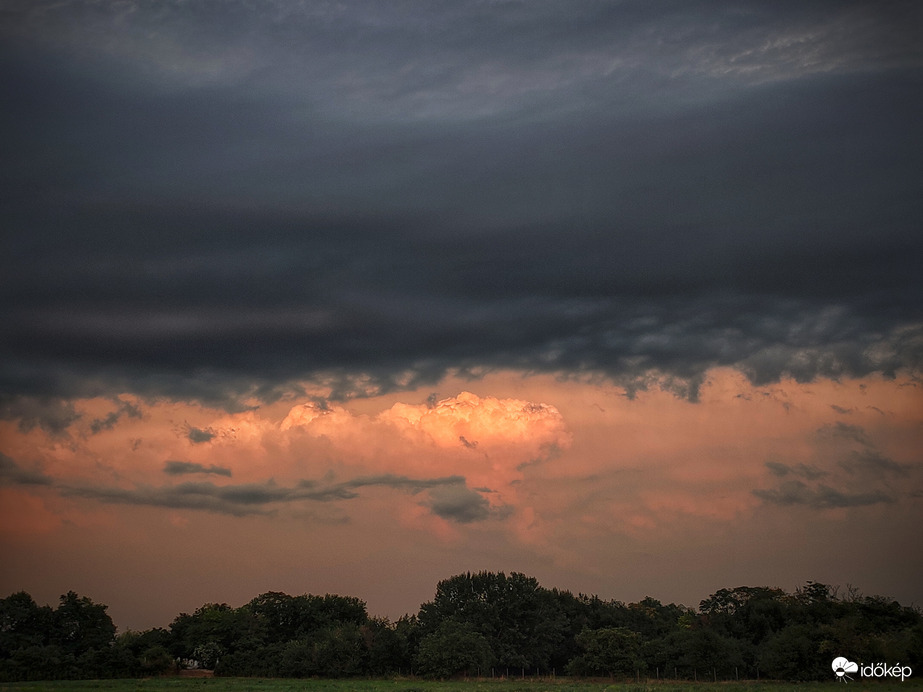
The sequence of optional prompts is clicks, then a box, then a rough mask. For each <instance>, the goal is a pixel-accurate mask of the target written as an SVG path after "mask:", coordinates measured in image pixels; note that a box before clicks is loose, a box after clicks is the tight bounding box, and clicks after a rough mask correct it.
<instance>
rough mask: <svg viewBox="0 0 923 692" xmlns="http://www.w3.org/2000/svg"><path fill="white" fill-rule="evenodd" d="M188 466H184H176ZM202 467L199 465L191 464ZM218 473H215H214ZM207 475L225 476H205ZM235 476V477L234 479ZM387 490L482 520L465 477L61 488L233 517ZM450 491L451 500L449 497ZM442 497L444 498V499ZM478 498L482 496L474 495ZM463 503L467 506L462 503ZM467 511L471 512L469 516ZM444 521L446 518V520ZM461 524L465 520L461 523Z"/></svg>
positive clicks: (90, 496) (72, 493)
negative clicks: (421, 496)
mask: <svg viewBox="0 0 923 692" xmlns="http://www.w3.org/2000/svg"><path fill="white" fill-rule="evenodd" d="M171 463H173V464H177V465H179V464H182V463H183V462H171ZM189 466H192V467H197V466H199V465H198V464H189ZM170 468H177V469H179V470H178V471H167V473H176V474H185V473H198V472H203V471H198V470H183V468H181V467H179V466H175V467H170ZM213 468H215V467H213ZM204 472H205V473H219V475H224V474H222V473H220V472H215V471H209V470H207V469H206V470H204ZM228 475H229V474H228ZM368 487H385V488H391V489H395V490H401V491H405V492H409V493H411V494H416V493H419V492H421V491H432V492H433V494H434V495H435V497H434V498H433V505H434V506H433V511H434V512H436V513H439V512H445V513H446V514H452V512H453V505H452V501H453V498H454V501H456V503H457V504H459V506H457V507H456V510H457V511H458V512H459V516H460V517H463V518H464V521H474V520H476V519H479V518H485V517H486V515H485V517H481V516H480V515H478V514H476V512H474V510H473V509H471V508H470V505H471V500H472V498H471V497H469V496H468V495H467V494H466V493H471V492H472V491H468V490H467V489H466V488H465V479H464V477H462V476H445V477H442V478H409V477H407V476H400V475H394V474H382V475H376V476H360V477H357V478H353V479H350V480H346V481H342V482H339V483H330V482H319V481H313V480H303V481H301V482H299V483H297V484H296V485H294V486H281V485H278V484H277V483H275V482H274V481H273V480H269V481H266V482H264V483H241V484H225V485H216V484H214V483H211V482H184V483H178V484H176V485H164V486H138V487H136V488H116V487H107V486H87V485H82V486H81V485H68V484H60V485H59V486H58V489H59V491H60V492H61V493H62V494H63V495H65V496H68V497H81V498H86V499H91V500H96V501H99V502H105V503H109V504H124V505H143V506H151V507H167V508H171V509H196V510H202V511H208V512H214V513H218V514H227V515H231V516H247V515H261V514H262V515H265V514H272V513H273V512H274V511H276V510H277V509H278V508H279V507H282V506H285V505H290V504H292V503H298V502H334V501H340V500H352V499H355V498H357V497H359V493H358V492H357V491H358V490H359V489H361V488H368ZM444 491H447V493H448V494H445V492H444ZM440 493H441V494H440ZM473 495H477V496H478V497H480V496H479V495H478V494H477V493H473ZM459 498H461V499H464V500H466V501H467V504H466V503H465V502H461V503H458V500H459ZM464 506H469V511H468V512H467V513H465V512H464ZM440 516H441V515H440ZM457 520H459V521H461V520H462V519H457Z"/></svg>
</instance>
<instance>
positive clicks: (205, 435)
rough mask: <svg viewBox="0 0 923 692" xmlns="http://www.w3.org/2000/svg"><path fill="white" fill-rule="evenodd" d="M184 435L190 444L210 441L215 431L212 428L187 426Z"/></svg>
mask: <svg viewBox="0 0 923 692" xmlns="http://www.w3.org/2000/svg"><path fill="white" fill-rule="evenodd" d="M186 437H187V438H188V439H189V441H190V442H192V444H194V445H197V444H202V443H204V442H211V441H212V440H213V439H214V437H215V432H214V431H213V430H210V429H209V430H203V429H201V428H195V427H193V426H191V425H190V426H189V427H188V430H187V432H186Z"/></svg>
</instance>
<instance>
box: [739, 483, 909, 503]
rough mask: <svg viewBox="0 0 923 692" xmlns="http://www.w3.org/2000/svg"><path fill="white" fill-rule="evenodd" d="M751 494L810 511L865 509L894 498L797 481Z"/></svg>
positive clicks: (881, 494) (769, 501) (872, 492)
mask: <svg viewBox="0 0 923 692" xmlns="http://www.w3.org/2000/svg"><path fill="white" fill-rule="evenodd" d="M752 492H753V494H754V495H755V496H756V497H758V498H760V499H761V500H764V501H766V502H768V503H770V504H774V505H782V506H795V505H803V506H806V507H810V508H812V509H837V508H843V507H865V506H868V505H876V504H881V503H891V502H895V500H896V498H895V497H894V496H893V495H891V494H888V493H886V492H884V491H881V490H875V491H871V492H846V491H841V490H836V489H835V488H831V487H830V486H828V485H823V484H818V485H817V486H815V487H810V486H808V485H807V484H805V483H804V482H802V481H799V480H787V481H783V482H782V483H780V484H779V486H778V487H777V488H771V489H756V490H753V491H752Z"/></svg>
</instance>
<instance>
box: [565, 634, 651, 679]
mask: <svg viewBox="0 0 923 692" xmlns="http://www.w3.org/2000/svg"><path fill="white" fill-rule="evenodd" d="M577 645H578V646H579V647H580V652H581V653H580V654H579V655H578V656H577V657H575V658H574V659H573V660H572V661H571V662H570V665H568V668H567V670H568V672H569V673H571V674H572V675H608V676H610V677H614V676H620V677H627V676H634V675H635V673H636V671H643V670H644V668H645V666H644V661H643V659H642V657H641V636H640V635H639V634H638V633H637V632H632V631H631V630H629V629H627V628H625V627H602V628H600V629H595V630H590V629H587V630H583V632H581V633H580V634H579V635H578V636H577Z"/></svg>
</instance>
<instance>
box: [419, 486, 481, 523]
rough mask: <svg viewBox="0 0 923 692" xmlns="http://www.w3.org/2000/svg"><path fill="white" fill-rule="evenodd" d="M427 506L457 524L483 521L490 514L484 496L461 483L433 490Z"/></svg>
mask: <svg viewBox="0 0 923 692" xmlns="http://www.w3.org/2000/svg"><path fill="white" fill-rule="evenodd" d="M427 506H428V507H429V508H430V509H431V510H432V511H433V513H434V514H436V515H437V516H440V517H442V518H443V519H448V520H450V521H454V522H458V523H459V524H470V523H471V522H475V521H483V520H484V519H487V518H488V517H489V516H490V505H489V503H488V502H487V500H486V499H485V498H484V496H483V495H481V494H480V493H478V492H475V491H474V490H471V489H469V488H466V487H464V486H463V485H452V486H445V487H441V488H438V489H436V490H434V491H433V492H431V493H430V500H429V502H428V503H427Z"/></svg>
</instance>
